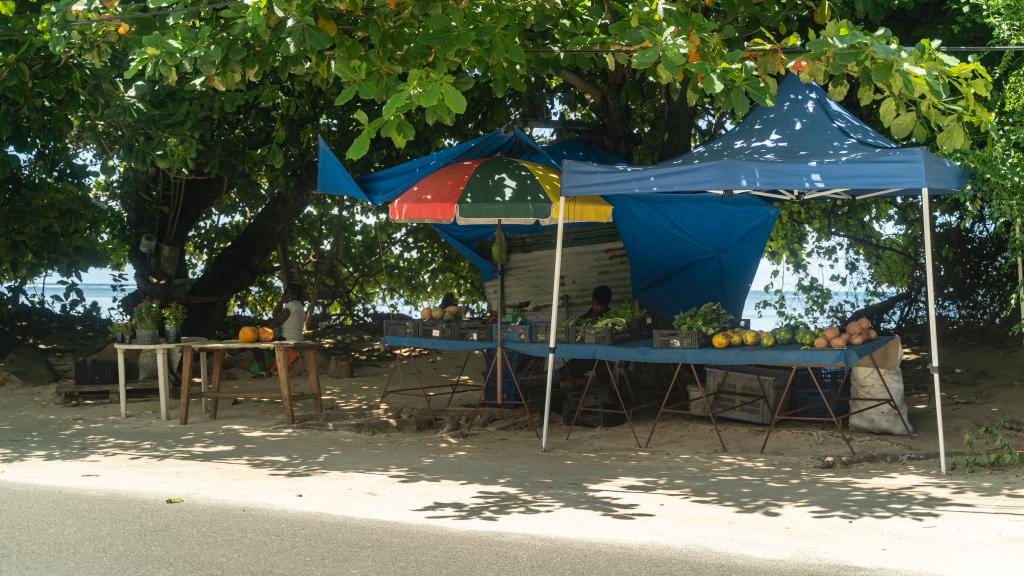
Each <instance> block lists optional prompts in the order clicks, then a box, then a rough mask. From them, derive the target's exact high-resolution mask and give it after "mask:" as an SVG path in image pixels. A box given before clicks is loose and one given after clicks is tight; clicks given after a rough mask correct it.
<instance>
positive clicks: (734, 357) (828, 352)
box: [383, 336, 893, 367]
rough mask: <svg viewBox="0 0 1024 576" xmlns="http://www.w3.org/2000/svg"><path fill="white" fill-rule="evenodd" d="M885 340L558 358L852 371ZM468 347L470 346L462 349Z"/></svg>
mask: <svg viewBox="0 0 1024 576" xmlns="http://www.w3.org/2000/svg"><path fill="white" fill-rule="evenodd" d="M892 339H893V338H892V337H891V336H883V337H880V338H878V339H877V340H873V341H871V342H868V343H867V344H863V345H861V346H850V347H849V348H847V349H845V350H833V349H831V348H826V349H823V350H817V349H809V350H803V349H801V348H800V346H797V345H795V344H794V345H789V346H777V347H775V348H765V347H763V346H742V347H736V348H725V349H722V350H718V349H716V348H655V347H654V346H653V345H652V344H651V343H650V342H647V341H642V342H627V343H625V344H617V345H607V344H559V345H558V348H557V349H556V350H555V357H556V358H564V359H567V360H607V361H609V362H647V363H652V364H680V363H682V364H713V365H717V366H747V365H755V364H757V365H762V366H846V367H850V366H853V365H854V364H856V363H857V362H859V361H860V360H861V359H862V358H867V357H868V356H870V355H871V354H873V353H875V352H876V351H877V350H879V349H880V348H881V347H882V346H885V345H886V344H888V343H889V342H891V341H892ZM383 343H384V345H385V346H402V347H407V348H425V349H430V350H459V351H471V350H485V349H491V348H496V347H497V344H496V343H494V342H458V341H454V340H438V339H436V338H407V337H400V336H385V337H384V341H383ZM463 345H466V346H463ZM505 346H506V347H507V348H508V349H509V350H512V351H515V352H519V353H520V354H526V355H527V356H534V357H538V358H543V357H546V356H547V355H548V345H547V344H546V343H545V344H520V343H517V342H506V343H505Z"/></svg>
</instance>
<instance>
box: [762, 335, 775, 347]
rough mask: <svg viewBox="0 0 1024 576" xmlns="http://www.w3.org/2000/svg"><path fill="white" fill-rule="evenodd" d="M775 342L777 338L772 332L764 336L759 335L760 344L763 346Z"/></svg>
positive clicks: (768, 345)
mask: <svg viewBox="0 0 1024 576" xmlns="http://www.w3.org/2000/svg"><path fill="white" fill-rule="evenodd" d="M776 342H777V340H776V338H775V334H772V333H771V332H769V333H767V334H765V335H764V336H761V346H764V347H765V348H771V347H773V346H775V344H776Z"/></svg>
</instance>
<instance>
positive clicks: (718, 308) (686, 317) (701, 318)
mask: <svg viewBox="0 0 1024 576" xmlns="http://www.w3.org/2000/svg"><path fill="white" fill-rule="evenodd" d="M733 320H734V318H733V315H732V314H729V313H728V312H727V311H726V310H725V308H722V305H721V304H719V303H717V302H714V303H708V304H705V305H703V306H701V307H700V308H690V309H689V310H687V311H686V312H680V313H679V314H676V317H675V319H673V321H672V326H674V327H675V329H676V330H679V331H681V332H689V331H696V332H703V333H704V334H707V335H708V336H710V335H712V334H714V333H715V332H717V331H718V330H719V329H720V328H724V327H726V326H728V325H729V324H730V323H731V322H732V321H733Z"/></svg>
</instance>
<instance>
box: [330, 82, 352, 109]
mask: <svg viewBox="0 0 1024 576" xmlns="http://www.w3.org/2000/svg"><path fill="white" fill-rule="evenodd" d="M355 95H356V85H355V84H352V85H350V86H348V87H347V88H345V89H344V90H342V91H341V94H338V97H337V98H335V99H334V105H335V106H342V105H344V104H345V103H347V102H348V101H349V100H351V99H352V97H353V96H355Z"/></svg>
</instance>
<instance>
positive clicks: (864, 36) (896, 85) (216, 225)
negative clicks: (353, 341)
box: [0, 0, 1024, 318]
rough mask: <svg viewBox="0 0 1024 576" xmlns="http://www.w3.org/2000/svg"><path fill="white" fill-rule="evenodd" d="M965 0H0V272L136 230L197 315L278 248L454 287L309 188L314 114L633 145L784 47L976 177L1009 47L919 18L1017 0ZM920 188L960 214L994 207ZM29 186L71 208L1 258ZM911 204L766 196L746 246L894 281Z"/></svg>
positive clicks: (382, 124) (906, 259)
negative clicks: (758, 243) (841, 262)
mask: <svg viewBox="0 0 1024 576" xmlns="http://www.w3.org/2000/svg"><path fill="white" fill-rule="evenodd" d="M969 3H970V4H971V5H972V6H973V7H974V8H976V11H974V12H971V13H969V14H966V15H965V13H964V12H963V11H962V10H961V4H962V2H959V1H954V0H946V1H942V2H939V1H931V2H929V1H924V0H900V1H898V2H882V1H880V0H844V1H832V0H815V1H811V0H690V1H677V2H668V1H659V0H650V1H640V2H615V1H610V0H607V1H600V0H593V1H589V0H588V1H584V0H560V1H547V2H536V1H531V0H508V1H505V2H481V1H473V0H433V1H431V0H422V1H409V0H387V1H384V0H379V1H378V0H334V1H331V2H314V1H312V0H251V1H247V2H242V1H225V2H220V3H216V4H208V5H207V4H204V3H201V2H196V1H191V0H148V1H146V2H127V1H123V2H119V1H118V0H106V1H102V2H101V1H96V0H77V1H72V0H63V1H57V2H29V1H23V0H13V1H12V0H0V85H2V87H3V92H2V94H0V137H2V141H3V143H4V151H5V152H6V154H5V155H0V178H2V179H3V182H4V185H3V189H2V192H0V193H2V194H4V195H6V197H7V198H9V199H11V202H6V201H5V202H4V208H3V210H12V212H10V216H11V218H12V220H11V221H16V222H18V229H19V233H18V234H17V235H16V236H15V237H16V238H23V240H20V242H22V244H18V243H17V242H19V241H12V243H11V244H9V245H5V246H0V280H3V281H6V282H12V281H13V282H25V281H28V280H31V279H32V278H34V277H35V276H36V275H38V274H39V273H40V272H42V271H45V270H60V271H62V272H67V271H71V270H73V269H74V268H75V267H79V268H84V267H87V266H89V265H92V264H96V263H98V262H99V261H101V260H103V259H104V258H105V259H107V260H108V261H111V262H114V263H116V262H124V261H131V262H138V263H140V264H141V262H142V255H141V254H140V253H138V251H137V250H136V249H134V246H135V245H137V243H138V237H139V236H140V235H141V234H142V233H154V234H156V235H157V236H158V238H159V239H160V242H161V243H162V244H163V245H165V246H167V247H168V248H169V250H168V255H169V256H168V257H169V258H171V259H172V260H175V261H176V263H175V264H174V266H171V268H174V269H175V270H174V272H173V275H174V276H176V277H178V278H181V279H190V280H189V281H184V282H182V283H181V285H180V286H179V287H178V293H179V296H181V297H183V298H187V299H191V302H192V304H191V305H193V306H196V307H204V306H205V307H207V308H208V310H207V312H212V313H214V314H213V315H214V316H216V315H218V314H219V315H220V316H223V313H224V312H225V311H226V310H227V309H228V305H229V302H234V303H243V304H246V305H251V306H253V307H254V309H257V310H258V309H259V308H260V307H261V306H266V303H267V302H268V300H267V298H266V297H265V296H263V294H266V293H269V292H270V291H271V286H272V284H273V282H272V279H273V278H274V277H275V276H276V277H281V276H282V275H286V274H299V275H302V276H304V277H306V278H308V280H309V283H310V284H318V288H317V289H318V290H319V291H320V294H318V296H319V298H320V299H321V300H322V301H324V302H326V303H327V304H326V305H327V307H328V308H330V309H332V310H333V311H334V312H336V313H339V314H340V315H341V316H343V317H346V318H352V317H356V316H359V315H361V314H365V313H367V312H369V311H370V310H372V309H373V308H374V305H375V304H374V303H375V302H377V301H378V300H379V299H380V297H381V294H382V293H384V292H385V288H384V287H382V283H383V281H384V280H383V274H384V273H385V272H390V274H389V277H388V281H387V283H388V284H390V285H391V286H390V287H389V288H390V289H393V290H394V294H393V297H394V298H398V299H401V300H406V301H412V302H422V301H424V300H426V299H429V298H433V297H436V296H437V295H438V293H439V292H443V291H444V290H445V289H446V287H449V286H450V287H461V288H462V289H464V290H471V291H477V293H479V292H478V291H479V280H478V279H475V278H474V275H473V274H472V273H471V271H470V269H469V268H468V267H467V265H466V264H465V263H464V262H462V261H461V260H460V259H458V257H457V256H454V255H453V253H452V252H451V251H450V250H448V249H447V248H446V247H445V246H444V245H443V244H442V243H440V242H439V241H438V239H437V238H436V236H435V235H433V234H432V232H431V231H430V230H429V229H426V228H425V227H406V228H401V227H397V226H394V225H392V224H390V223H388V222H386V221H383V220H382V218H381V217H380V213H379V212H378V211H376V210H374V209H372V208H370V207H367V206H359V205H357V204H356V203H354V202H338V201H337V200H334V199H328V198H323V197H316V196H314V195H312V194H311V191H312V189H313V182H314V178H313V175H314V173H315V166H314V160H315V139H316V136H317V135H318V134H319V135H321V136H323V137H324V138H325V139H326V140H327V141H328V142H330V143H331V144H332V146H334V147H335V148H336V149H342V150H345V151H346V161H347V166H348V167H349V169H350V171H352V172H353V173H355V174H360V173H366V172H369V171H371V170H373V169H376V168H379V167H383V166H387V165H390V164H393V163H396V162H398V161H401V160H404V159H406V158H410V157H415V156H418V155H421V154H423V153H426V152H428V151H431V150H433V149H436V148H437V147H439V146H442V145H444V144H445V143H448V142H452V141H458V140H462V139H466V138H469V137H472V136H477V135H479V134H481V133H483V132H486V131H489V130H494V129H498V128H500V127H502V126H507V125H508V124H510V123H517V124H518V125H523V126H529V125H530V124H531V123H538V124H544V125H553V126H555V127H556V131H555V132H556V136H558V137H571V136H574V135H582V136H583V137H585V138H586V139H588V140H589V141H590V142H591V143H593V144H595V145H597V146H598V147H601V148H604V149H606V150H608V151H610V152H613V153H616V154H618V155H620V156H622V157H626V158H629V159H630V160H632V161H635V162H649V161H654V160H658V159H662V158H667V157H671V156H674V155H677V154H679V153H681V152H685V151H687V150H689V149H690V148H691V147H692V146H694V145H696V144H699V143H700V142H702V141H705V140H707V139H709V138H711V137H713V136H715V135H717V134H719V133H721V132H722V131H723V130H725V129H727V128H728V127H729V126H731V125H732V124H734V123H735V122H736V121H737V120H738V119H740V118H742V117H743V116H744V115H745V114H747V113H748V111H749V110H750V109H751V107H752V106H755V105H772V104H773V95H774V92H775V88H776V86H777V82H778V79H779V78H780V77H781V76H782V75H783V74H786V73H787V71H793V72H796V73H798V74H800V76H801V78H802V79H803V80H804V81H812V80H813V81H816V82H818V83H819V84H821V85H822V86H823V87H826V88H827V89H828V92H829V94H830V96H831V97H833V98H835V99H836V100H840V101H842V102H843V104H844V105H845V106H847V107H849V108H850V109H851V110H853V111H854V112H855V113H857V114H858V115H860V116H862V117H863V118H865V119H866V120H867V121H869V122H871V123H873V124H874V125H875V126H876V127H877V128H879V129H880V130H882V131H884V132H886V133H887V134H888V135H889V136H891V137H892V138H893V139H895V140H897V141H899V142H903V143H907V144H910V143H916V144H922V145H928V146H932V147H934V148H935V149H937V150H938V151H940V152H942V153H945V154H951V155H955V156H956V157H957V158H973V159H975V160H974V161H973V162H972V166H978V167H982V170H980V171H979V181H984V178H991V179H992V181H996V180H1000V178H1001V176H999V175H998V170H1001V169H1006V168H1007V167H1008V166H1014V163H1013V162H1007V161H1005V159H1006V158H1007V157H1010V158H1019V150H1020V147H1019V142H1020V139H1019V138H1018V139H1017V140H1015V142H1017V143H1018V144H1012V142H1014V140H1013V138H1011V137H1009V136H1007V133H1008V132H1007V131H1008V130H1011V131H1012V129H1011V128H1009V126H1011V125H1012V123H1008V122H1006V118H1007V117H1008V116H1014V115H1016V118H1019V117H1020V106H1021V102H1022V101H1024V98H1021V97H1020V89H1019V87H1020V86H1021V85H1022V84H1024V81H1021V79H1020V78H1019V76H1020V74H1019V65H1018V66H1017V70H1016V76H1014V73H1015V71H1014V70H1013V66H1014V65H1015V64H1014V62H1016V61H1015V60H1013V59H1012V58H1010V59H1008V60H1005V61H1003V62H995V61H993V62H986V63H987V64H989V67H988V68H986V67H985V66H983V65H982V62H981V61H979V60H977V59H975V58H973V57H972V58H967V59H959V58H957V57H955V56H954V55H952V54H949V53H945V52H943V51H942V50H941V48H942V43H941V41H940V38H938V37H936V34H935V33H936V32H937V31H939V28H938V27H937V26H935V25H931V26H929V24H928V23H929V22H931V23H933V24H934V23H935V22H939V21H942V20H943V19H946V21H955V22H957V25H956V26H955V27H953V28H954V29H953V31H952V32H949V31H947V30H942V32H943V36H944V37H943V38H941V40H947V41H949V40H952V39H966V40H968V41H972V42H976V41H977V40H978V39H979V38H984V40H985V41H984V42H981V43H986V42H988V41H989V39H996V38H998V39H999V40H1000V41H1004V42H1018V43H1019V38H1018V37H1017V36H1014V34H1017V35H1018V36H1019V26H1016V27H1015V26H1014V22H1015V20H1014V18H1016V17H1017V16H1019V14H1017V12H1019V7H1018V6H1017V4H1016V3H1014V2H1009V1H1003V0H970V2H969ZM1015 11H1016V12H1015ZM1017 21H1018V22H1019V20H1017ZM880 25H887V26H888V28H886V27H880ZM1018 64H1019V63H1018ZM993 65H994V67H993ZM992 70H994V71H995V72H994V73H993V72H992ZM1015 78H1016V79H1015ZM1013 86H1016V87H1017V90H1016V91H1013V90H1005V91H1003V88H1004V87H1013ZM1012 94H1017V96H1011V95H1012ZM1015 106H1016V108H1014V107H1015ZM1007 154H1008V155H1009V156H1005V155H1007ZM1014 154H1017V156H1013V155H1014ZM986 162H987V164H986ZM1017 165H1019V161H1018V163H1017ZM986 166H987V167H988V168H985V167H986ZM1017 173H1018V174H1019V171H1018V172H1017ZM30 189H31V190H35V191H36V195H37V196H38V197H37V198H29V196H31V195H30V194H29V195H27V192H26V191H27V190H30ZM19 191H20V192H19ZM39 191H43V192H42V193H40V192H39ZM1012 194H1013V192H1012V191H1009V190H1008V191H1007V195H1008V196H1007V197H1008V198H1009V197H1010V196H1012ZM62 195H63V196H62ZM29 200H31V202H30V201H29ZM97 204H99V205H97ZM1004 205H1005V203H1004ZM8 206H12V207H13V206H17V209H16V210H18V211H20V212H18V211H15V208H8ZM112 208H113V209H112ZM941 208H942V209H944V210H951V211H959V212H960V213H965V214H966V213H969V214H971V215H972V216H971V218H972V219H968V220H963V219H960V220H959V221H962V222H968V223H970V222H975V221H977V233H978V234H983V235H988V234H990V233H991V232H992V230H990V227H987V224H986V222H989V223H990V222H992V221H1002V222H1005V221H1007V218H1009V216H1007V215H1006V214H1005V213H1004V212H1000V211H999V210H1003V208H993V207H991V206H989V205H988V204H984V203H983V204H978V203H977V202H967V201H964V202H960V203H959V204H957V203H955V202H952V201H951V202H947V203H943V206H942V207H941ZM40 210H43V211H45V213H47V214H50V215H53V221H52V222H58V223H59V222H61V221H63V220H65V219H67V220H69V221H70V220H74V223H75V226H77V227H79V228H78V229H76V231H75V234H74V239H72V240H68V239H67V237H65V242H64V243H62V244H60V245H56V244H58V243H54V244H55V245H54V246H51V247H50V249H49V250H47V251H46V253H47V254H48V255H49V256H48V258H46V259H44V260H42V261H39V262H38V263H35V264H33V265H31V266H28V265H24V263H29V262H33V260H32V258H29V257H28V254H29V253H30V252H31V249H30V245H31V242H32V238H33V235H35V236H36V237H45V236H48V235H52V234H51V232H50V231H48V229H47V228H46V226H47V225H48V224H46V223H45V222H46V220H45V219H41V218H33V217H31V216H28V217H26V216H25V214H34V213H38V212H39V211H40ZM993 210H995V211H996V212H995V213H993ZM26 211H27V212H26ZM61 211H67V213H65V214H63V215H62V214H61ZM71 214H81V215H82V217H78V218H74V217H72V215H71ZM4 216H5V221H7V220H8V218H7V216H8V213H5V214H4ZM975 217H976V218H975ZM13 218H17V220H13ZM993 219H994V220H993ZM49 225H51V226H52V225H53V224H52V223H51V224H49ZM58 225H59V224H58ZM915 226H919V223H916V221H915V220H914V210H913V208H912V207H910V206H905V205H901V204H900V203H898V202H885V201H883V202H877V203H870V204H864V205H856V206H847V205H828V206H819V205H815V206H804V205H799V206H792V207H786V209H785V212H784V215H783V219H782V225H780V226H779V227H778V229H777V230H776V233H775V235H774V236H773V240H772V243H771V245H770V249H769V257H770V258H772V259H773V260H775V261H776V262H783V261H785V262H787V263H789V264H790V265H791V266H795V270H796V272H797V273H798V274H802V278H803V280H802V282H804V284H805V285H807V286H812V287H813V285H814V283H815V282H817V283H819V284H820V283H821V280H822V279H821V278H820V277H817V278H815V277H814V274H812V273H811V272H809V271H808V270H807V269H806V268H805V267H804V268H802V267H801V266H802V264H803V263H805V262H807V261H808V259H809V257H811V256H818V257H825V258H831V259H833V260H834V259H835V257H836V256H837V255H838V253H839V251H840V250H841V249H847V248H848V249H851V250H852V253H853V254H854V260H848V262H849V263H850V264H849V265H850V266H851V267H852V268H856V267H857V265H858V263H860V262H863V263H866V264H867V265H868V266H869V267H870V270H871V273H872V279H871V280H870V283H871V284H872V285H874V286H875V288H876V292H877V293H878V295H879V297H881V296H880V295H881V294H882V293H883V292H886V291H891V290H894V289H895V290H900V291H902V290H906V289H911V288H915V287H919V285H918V284H916V280H915V279H916V278H917V277H918V276H919V274H918V271H917V270H916V268H915V267H919V266H917V264H916V261H917V255H918V254H919V251H920V247H919V245H918V244H917V243H916V241H915V240H913V239H911V237H910V235H909V234H907V235H904V234H903V233H905V232H910V231H913V230H914V227H915ZM968 227H969V226H968ZM965 229H966V228H965ZM1000 233H1001V232H1000ZM837 238H838V239H842V242H844V243H845V244H843V245H840V244H837V243H835V242H832V241H831V240H834V239H837ZM1003 238H1008V236H1003ZM824 239H827V240H829V241H824ZM26 242H28V243H26ZM119 246H128V247H132V248H131V249H125V248H118V247H119ZM4 262H7V264H4ZM15 262H17V263H19V264H18V266H19V267H17V268H16V267H14V266H13V265H12V263H15ZM363 262H366V263H368V264H365V265H364V264H363ZM950 262H952V260H950ZM377 270H380V271H381V273H380V274H378V273H377ZM846 276H849V274H846ZM253 287H256V288H257V290H255V291H254V290H251V288H253ZM259 288H262V290H260V289H259ZM808 291H809V292H810V291H811V289H810V288H808ZM822 294H824V293H822ZM1005 296H1006V294H1005V291H1004V292H1001V293H1000V297H1001V298H1004V299H1005ZM823 297H824V296H823ZM357 308H358V309H359V312H356V309H357Z"/></svg>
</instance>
